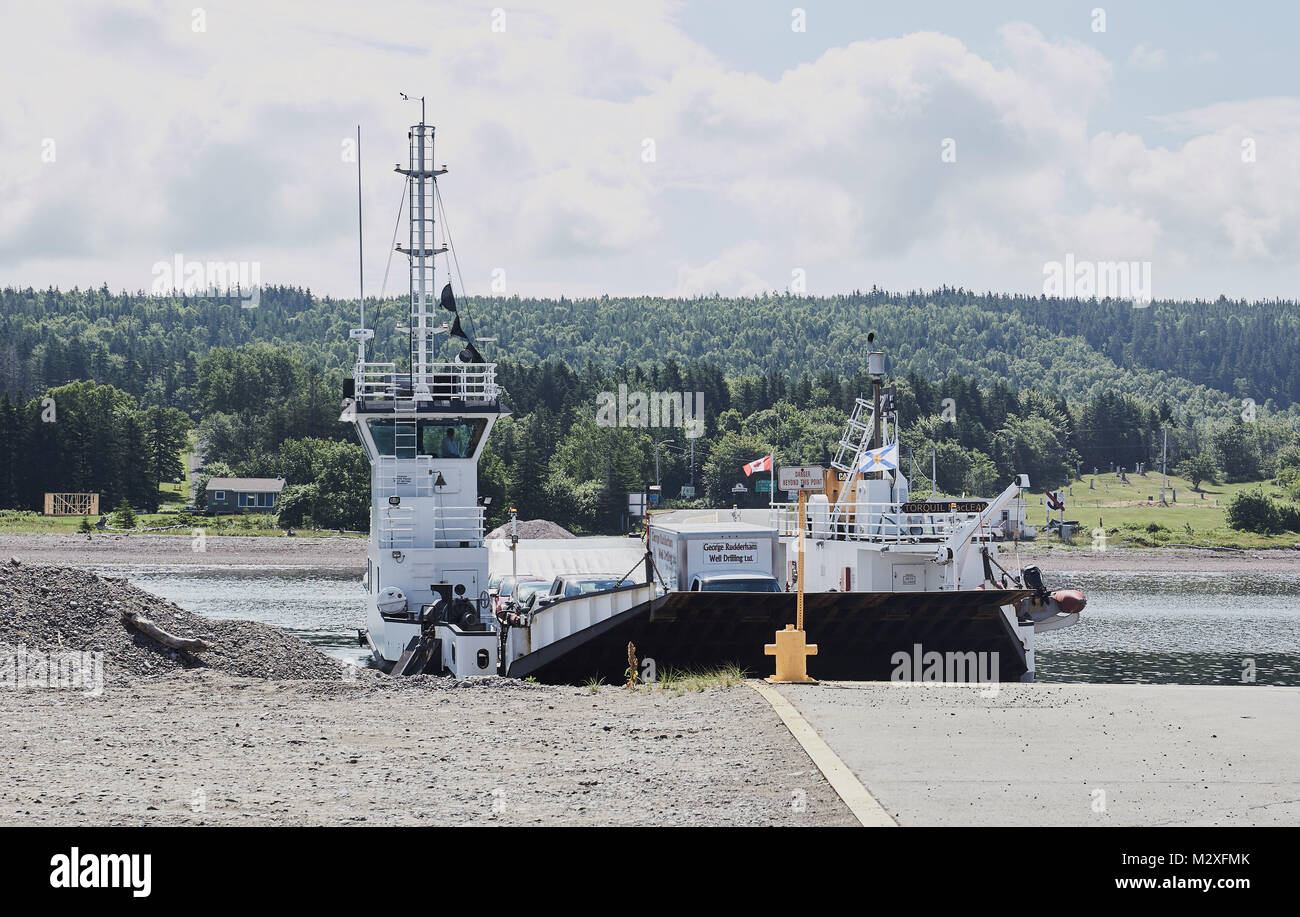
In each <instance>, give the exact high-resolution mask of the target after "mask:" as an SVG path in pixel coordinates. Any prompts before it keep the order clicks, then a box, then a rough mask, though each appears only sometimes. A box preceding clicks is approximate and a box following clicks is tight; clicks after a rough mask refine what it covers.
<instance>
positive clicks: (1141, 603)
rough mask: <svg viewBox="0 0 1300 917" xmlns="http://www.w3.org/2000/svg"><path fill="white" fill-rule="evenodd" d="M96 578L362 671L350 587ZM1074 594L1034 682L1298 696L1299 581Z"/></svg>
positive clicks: (225, 576) (207, 573)
mask: <svg viewBox="0 0 1300 917" xmlns="http://www.w3.org/2000/svg"><path fill="white" fill-rule="evenodd" d="M95 569H96V570H97V571H98V572H101V573H105V574H109V575H114V576H125V577H127V578H128V579H129V580H130V581H131V582H132V583H134V584H135V585H137V586H139V587H140V588H142V589H146V590H148V591H150V592H153V593H155V594H157V595H161V596H163V597H165V598H168V599H171V600H172V601H174V602H176V603H177V604H178V605H180V606H181V607H183V608H186V609H188V610H189V611H193V612H196V613H198V614H202V615H207V616H209V617H213V618H243V619H247V620H253V621H260V622H262V623H264V624H271V625H274V626H277V627H283V628H285V629H286V630H289V631H291V632H293V633H295V634H297V635H298V636H300V637H301V638H302V639H303V640H305V641H307V642H308V643H310V644H312V645H313V646H316V647H318V648H320V649H321V650H322V651H323V652H326V653H329V654H330V655H331V656H334V657H336V658H339V659H343V660H347V661H349V662H353V663H357V664H364V663H365V662H366V661H367V658H368V656H367V653H366V651H365V650H363V649H362V648H361V647H359V646H358V645H357V640H356V633H357V628H359V627H363V626H364V625H365V621H364V617H363V613H362V595H363V594H362V592H361V588H360V585H359V576H358V575H357V574H356V573H352V572H341V571H338V570H313V569H303V568H302V567H271V566H267V567H240V568H232V567H194V566H166V565H114V566H98V567H95ZM1049 579H1050V582H1051V583H1052V584H1053V585H1061V586H1064V585H1066V584H1068V585H1070V586H1072V587H1076V588H1079V589H1082V590H1083V591H1084V592H1085V593H1086V594H1087V596H1088V608H1087V610H1086V611H1085V612H1084V613H1083V617H1082V621H1081V622H1080V623H1079V624H1078V625H1076V626H1075V627H1071V628H1068V629H1066V630H1061V631H1056V632H1054V633H1049V634H1043V635H1040V636H1039V639H1038V645H1037V649H1038V652H1037V656H1038V679H1039V681H1044V682H1079V681H1087V682H1112V683H1141V682H1164V683H1179V684H1225V685H1226V684H1243V683H1246V682H1244V681H1243V675H1245V676H1247V677H1249V676H1250V675H1251V668H1250V667H1251V665H1253V678H1254V683H1256V684H1268V685H1300V601H1298V600H1300V573H1266V574H1243V573H1192V574H1188V573H1177V574H1172V573H1140V574H1137V573H1052V574H1051V575H1050V578H1049Z"/></svg>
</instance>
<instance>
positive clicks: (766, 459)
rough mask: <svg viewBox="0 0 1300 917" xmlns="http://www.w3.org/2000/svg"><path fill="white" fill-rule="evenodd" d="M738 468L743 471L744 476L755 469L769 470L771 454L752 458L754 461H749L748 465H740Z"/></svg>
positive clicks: (770, 467) (770, 468) (747, 475)
mask: <svg viewBox="0 0 1300 917" xmlns="http://www.w3.org/2000/svg"><path fill="white" fill-rule="evenodd" d="M740 468H741V470H742V471H744V472H745V477H749V476H750V475H751V474H753V473H754V472H755V471H771V470H772V455H771V453H768V454H767V455H765V456H763V457H762V458H761V459H754V461H752V462H750V463H749V464H748V465H741V466H740Z"/></svg>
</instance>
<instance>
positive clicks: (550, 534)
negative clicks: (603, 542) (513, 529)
mask: <svg viewBox="0 0 1300 917" xmlns="http://www.w3.org/2000/svg"><path fill="white" fill-rule="evenodd" d="M487 537H489V538H509V537H510V523H509V522H507V523H506V524H505V525H503V526H499V527H498V528H495V529H493V530H492V531H490V532H488V535H487ZM519 537H520V538H577V537H578V536H577V535H575V534H573V533H572V532H570V531H569V530H568V529H566V528H564V527H563V526H560V525H556V524H555V523H554V522H551V521H550V520H549V519H529V520H528V521H527V522H525V521H524V520H522V519H520V520H519Z"/></svg>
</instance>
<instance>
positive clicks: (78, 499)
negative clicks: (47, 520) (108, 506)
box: [45, 494, 99, 516]
mask: <svg viewBox="0 0 1300 917" xmlns="http://www.w3.org/2000/svg"><path fill="white" fill-rule="evenodd" d="M98 514H99V494H46V495H45V515H47V516H96V515H98Z"/></svg>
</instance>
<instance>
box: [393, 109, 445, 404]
mask: <svg viewBox="0 0 1300 917" xmlns="http://www.w3.org/2000/svg"><path fill="white" fill-rule="evenodd" d="M402 98H403V99H405V100H407V101H409V102H414V101H416V100H415V99H412V98H411V97H410V96H408V95H407V94H406V93H402ZM419 102H420V123H419V124H416V125H412V127H411V129H410V131H408V132H407V138H408V140H409V143H410V151H409V158H408V162H407V167H406V168H402V166H401V165H400V164H398V165H397V166H396V168H395V170H394V171H396V172H398V173H400V174H402V175H405V176H406V179H407V188H408V193H409V204H408V227H409V236H408V241H407V245H406V247H405V248H403V247H402V246H401V245H400V244H399V245H398V246H397V250H398V251H399V252H402V253H403V254H405V255H406V257H407V260H408V261H409V263H410V280H411V284H410V287H411V293H410V307H411V323H410V344H409V349H408V356H409V358H410V373H411V376H410V385H411V394H412V396H413V397H418V395H419V394H420V393H422V392H423V393H425V394H426V395H427V393H428V392H429V384H430V375H431V374H430V364H431V363H432V362H433V360H432V355H433V347H432V338H433V336H434V335H435V334H438V333H440V332H441V331H442V330H443V329H442V327H441V323H438V324H437V325H436V326H435V323H434V311H433V310H434V308H435V305H434V302H433V289H434V272H435V258H436V257H437V256H438V255H440V254H442V253H443V252H445V251H446V250H447V248H446V246H442V247H437V246H436V245H435V241H434V212H435V208H436V202H435V194H436V190H435V187H434V185H435V183H436V182H437V177H438V176H439V175H442V174H444V173H445V172H446V171H447V170H446V169H445V168H442V169H439V168H436V167H435V166H434V158H433V157H434V152H433V151H434V127H433V125H431V124H428V123H426V121H425V112H424V97H423V96H421V97H420V99H419Z"/></svg>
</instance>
